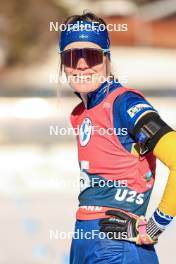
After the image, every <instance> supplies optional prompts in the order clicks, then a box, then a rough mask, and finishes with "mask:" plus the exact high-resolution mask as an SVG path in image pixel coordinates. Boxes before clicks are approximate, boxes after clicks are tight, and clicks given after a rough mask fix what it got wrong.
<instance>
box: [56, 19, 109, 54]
mask: <svg viewBox="0 0 176 264" xmlns="http://www.w3.org/2000/svg"><path fill="white" fill-rule="evenodd" d="M75 41H88V42H93V43H95V44H97V45H99V46H100V47H101V48H102V49H104V50H106V51H107V52H108V51H109V52H110V50H109V48H110V40H109V34H108V31H107V29H106V28H105V26H104V25H103V24H100V23H99V22H89V21H76V22H74V23H73V24H71V23H70V24H67V25H65V26H64V28H62V32H61V36H60V43H59V46H60V51H61V52H62V51H63V50H64V48H65V47H66V46H67V45H68V44H70V43H72V42H75Z"/></svg>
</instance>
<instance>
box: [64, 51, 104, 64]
mask: <svg viewBox="0 0 176 264" xmlns="http://www.w3.org/2000/svg"><path fill="white" fill-rule="evenodd" d="M81 57H82V58H84V59H85V60H86V62H87V64H88V66H89V67H92V66H95V65H98V64H100V63H102V62H103V52H102V51H101V50H96V49H86V48H85V49H72V50H66V51H64V52H62V53H61V63H62V64H64V65H65V66H67V67H72V68H76V66H77V63H78V60H79V59H80V58H81Z"/></svg>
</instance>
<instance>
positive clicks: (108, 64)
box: [105, 55, 112, 77]
mask: <svg viewBox="0 0 176 264" xmlns="http://www.w3.org/2000/svg"><path fill="white" fill-rule="evenodd" d="M105 63H106V76H107V77H109V76H110V75H112V74H111V68H112V65H111V61H110V59H109V57H108V56H107V55H106V59H105Z"/></svg>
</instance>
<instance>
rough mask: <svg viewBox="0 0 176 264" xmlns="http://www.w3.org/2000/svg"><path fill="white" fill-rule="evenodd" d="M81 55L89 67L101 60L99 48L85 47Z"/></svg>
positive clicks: (101, 53) (99, 62)
mask: <svg viewBox="0 0 176 264" xmlns="http://www.w3.org/2000/svg"><path fill="white" fill-rule="evenodd" d="M83 55H84V58H85V60H86V62H87V64H88V65H89V67H93V66H96V65H98V64H101V63H102V62H103V52H102V51H101V50H96V49H85V50H84V51H83Z"/></svg>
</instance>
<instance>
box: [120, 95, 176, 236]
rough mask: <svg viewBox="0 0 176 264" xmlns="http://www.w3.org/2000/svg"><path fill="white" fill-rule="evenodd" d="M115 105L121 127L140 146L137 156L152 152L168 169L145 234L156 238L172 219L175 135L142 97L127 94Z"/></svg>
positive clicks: (174, 209) (175, 203)
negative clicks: (166, 178) (164, 185)
mask: <svg viewBox="0 0 176 264" xmlns="http://www.w3.org/2000/svg"><path fill="white" fill-rule="evenodd" d="M119 99H120V100H118V101H117V103H116V104H117V107H116V108H117V109H118V108H120V111H121V113H122V114H123V115H122V114H121V116H123V120H122V121H123V122H121V123H122V126H123V127H125V126H126V127H127V130H128V132H129V134H130V135H131V137H132V138H134V141H135V142H137V143H138V145H139V146H140V153H141V154H145V153H147V152H150V151H152V152H153V154H154V155H155V156H156V157H157V158H158V159H160V161H161V162H163V163H164V164H165V165H166V166H167V167H168V168H169V169H170V173H169V177H168V181H167V184H166V187H165V191H164V194H163V197H162V199H161V202H160V204H159V207H158V208H157V209H156V210H155V212H154V213H153V215H152V217H151V218H150V220H149V222H148V226H147V230H148V232H149V234H150V235H151V236H155V235H156V234H157V235H159V234H160V233H161V232H162V231H163V230H164V229H165V228H166V226H167V225H168V224H169V223H170V222H171V221H172V219H173V217H174V216H176V195H175V193H176V132H175V131H173V129H172V128H171V127H169V126H168V125H167V124H166V123H165V122H164V121H163V120H162V119H161V117H160V116H159V114H158V112H157V111H156V110H155V109H154V108H153V107H152V105H151V104H150V103H149V102H148V101H147V100H146V99H145V98H143V97H142V96H140V95H138V94H135V93H132V92H127V93H125V94H124V95H122V96H121V98H119Z"/></svg>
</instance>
